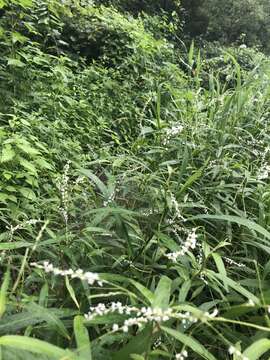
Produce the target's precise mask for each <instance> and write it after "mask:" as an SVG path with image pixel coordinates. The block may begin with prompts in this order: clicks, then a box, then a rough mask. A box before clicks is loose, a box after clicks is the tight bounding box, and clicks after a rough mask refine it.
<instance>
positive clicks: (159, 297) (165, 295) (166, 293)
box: [152, 276, 172, 309]
mask: <svg viewBox="0 0 270 360" xmlns="http://www.w3.org/2000/svg"><path fill="white" fill-rule="evenodd" d="M171 286H172V281H171V279H169V278H168V277H167V276H162V277H161V279H160V280H159V283H158V285H157V288H156V290H155V294H154V300H153V302H152V307H153V308H161V309H167V308H168V306H169V301H170V296H171Z"/></svg>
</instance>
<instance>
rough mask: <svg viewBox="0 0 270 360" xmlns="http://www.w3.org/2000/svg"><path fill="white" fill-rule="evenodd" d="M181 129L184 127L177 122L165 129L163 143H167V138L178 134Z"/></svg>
mask: <svg viewBox="0 0 270 360" xmlns="http://www.w3.org/2000/svg"><path fill="white" fill-rule="evenodd" d="M183 129H184V127H183V125H181V124H179V123H176V124H174V125H173V126H172V127H171V128H168V129H166V132H165V138H164V140H163V145H167V144H168V142H169V140H170V139H171V138H172V137H175V136H177V135H179V134H180V133H181V132H182V131H183Z"/></svg>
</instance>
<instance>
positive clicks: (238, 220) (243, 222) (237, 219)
mask: <svg viewBox="0 0 270 360" xmlns="http://www.w3.org/2000/svg"><path fill="white" fill-rule="evenodd" d="M195 219H207V220H223V221H229V222H234V223H236V224H238V225H243V226H246V227H247V228H249V229H250V230H254V231H257V232H258V233H259V234H261V235H263V236H265V237H266V238H267V239H268V240H270V233H269V231H267V230H266V229H264V228H263V227H262V226H260V225H258V224H256V223H255V222H253V221H251V220H248V219H245V218H241V217H239V216H233V215H197V216H193V217H191V218H190V219H189V220H195ZM258 240H259V239H258ZM260 241H263V242H265V243H266V244H268V245H269V241H265V240H263V239H260Z"/></svg>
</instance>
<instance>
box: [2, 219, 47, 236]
mask: <svg viewBox="0 0 270 360" xmlns="http://www.w3.org/2000/svg"><path fill="white" fill-rule="evenodd" d="M40 222H42V220H40V219H30V220H26V221H24V222H22V223H21V224H18V225H16V226H12V225H11V226H10V227H9V231H10V233H11V234H12V235H13V234H14V233H15V231H17V230H21V229H24V228H25V227H26V226H28V225H36V224H37V223H40Z"/></svg>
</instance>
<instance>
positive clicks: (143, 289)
mask: <svg viewBox="0 0 270 360" xmlns="http://www.w3.org/2000/svg"><path fill="white" fill-rule="evenodd" d="M129 282H130V283H131V284H132V285H134V286H135V287H136V288H137V289H138V290H139V291H140V293H141V294H142V295H143V296H144V297H145V299H146V300H147V301H148V302H149V304H151V303H152V302H153V301H154V294H153V293H152V291H150V290H149V289H147V288H146V287H145V286H143V285H142V284H140V283H138V282H137V281H135V280H132V279H129Z"/></svg>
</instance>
